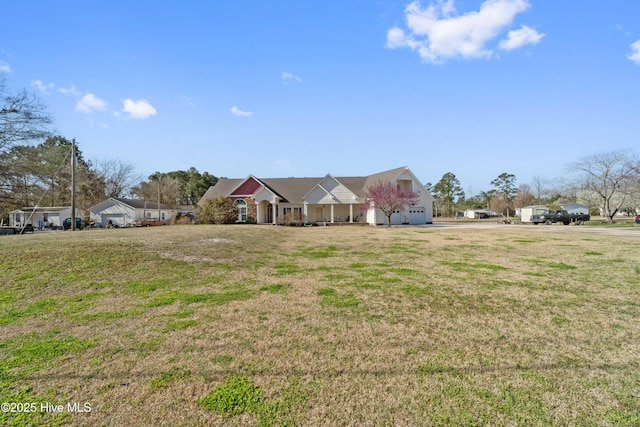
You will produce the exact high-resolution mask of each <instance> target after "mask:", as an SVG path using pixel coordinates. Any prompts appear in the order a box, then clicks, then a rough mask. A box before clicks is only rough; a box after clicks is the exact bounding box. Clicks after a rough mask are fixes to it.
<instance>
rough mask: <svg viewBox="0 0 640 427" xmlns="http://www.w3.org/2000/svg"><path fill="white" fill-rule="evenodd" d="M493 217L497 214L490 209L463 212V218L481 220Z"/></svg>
mask: <svg viewBox="0 0 640 427" xmlns="http://www.w3.org/2000/svg"><path fill="white" fill-rule="evenodd" d="M494 216H498V214H497V213H496V212H495V211H492V210H491V209H467V210H466V211H464V217H465V218H471V219H482V218H491V217H494Z"/></svg>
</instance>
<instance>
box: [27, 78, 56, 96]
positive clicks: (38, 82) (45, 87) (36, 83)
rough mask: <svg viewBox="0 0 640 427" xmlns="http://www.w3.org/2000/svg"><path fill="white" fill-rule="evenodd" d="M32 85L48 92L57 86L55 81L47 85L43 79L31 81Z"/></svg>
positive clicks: (43, 91)
mask: <svg viewBox="0 0 640 427" xmlns="http://www.w3.org/2000/svg"><path fill="white" fill-rule="evenodd" d="M31 86H33V87H35V88H36V89H38V90H39V91H40V92H42V93H48V92H49V90H50V89H53V88H54V87H55V85H54V84H53V83H49V84H48V85H45V84H44V83H42V80H33V81H32V82H31Z"/></svg>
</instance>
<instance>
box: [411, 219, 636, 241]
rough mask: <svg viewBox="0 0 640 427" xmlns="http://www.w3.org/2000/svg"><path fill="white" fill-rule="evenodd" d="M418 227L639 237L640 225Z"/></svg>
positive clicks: (445, 224) (460, 224)
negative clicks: (620, 226)
mask: <svg viewBox="0 0 640 427" xmlns="http://www.w3.org/2000/svg"><path fill="white" fill-rule="evenodd" d="M419 227H428V228H473V229H484V230H487V229H503V230H505V229H506V230H527V231H533V232H539V233H591V234H605V235H609V236H630V237H638V238H640V226H637V227H633V228H631V227H623V228H616V227H594V226H584V225H562V224H553V225H543V224H540V225H533V224H515V225H510V224H492V223H486V222H484V223H481V224H473V223H468V222H461V223H459V224H454V223H440V222H437V223H435V224H430V225H424V226H422V225H421V226H419Z"/></svg>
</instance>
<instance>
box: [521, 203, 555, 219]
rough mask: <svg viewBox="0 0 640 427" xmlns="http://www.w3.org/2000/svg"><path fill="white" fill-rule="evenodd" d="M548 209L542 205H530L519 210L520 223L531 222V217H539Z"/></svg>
mask: <svg viewBox="0 0 640 427" xmlns="http://www.w3.org/2000/svg"><path fill="white" fill-rule="evenodd" d="M546 209H549V208H548V207H546V206H544V205H531V206H525V207H524V208H520V221H522V222H531V216H532V215H539V214H541V213H542V212H544V211H545V210H546Z"/></svg>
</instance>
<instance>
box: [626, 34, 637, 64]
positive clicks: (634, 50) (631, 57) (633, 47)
mask: <svg viewBox="0 0 640 427" xmlns="http://www.w3.org/2000/svg"><path fill="white" fill-rule="evenodd" d="M627 58H628V59H629V60H630V61H633V62H635V63H636V64H638V65H640V40H637V41H635V42H634V43H632V44H631V53H630V54H629V55H627Z"/></svg>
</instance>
